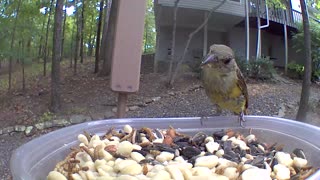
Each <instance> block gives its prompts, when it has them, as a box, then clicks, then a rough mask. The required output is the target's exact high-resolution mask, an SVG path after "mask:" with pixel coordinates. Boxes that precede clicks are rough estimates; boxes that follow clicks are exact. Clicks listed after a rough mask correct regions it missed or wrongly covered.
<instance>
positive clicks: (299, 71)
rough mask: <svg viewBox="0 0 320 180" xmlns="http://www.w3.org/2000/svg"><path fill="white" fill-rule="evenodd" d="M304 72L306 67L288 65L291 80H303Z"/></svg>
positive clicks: (294, 64) (295, 64)
mask: <svg viewBox="0 0 320 180" xmlns="http://www.w3.org/2000/svg"><path fill="white" fill-rule="evenodd" d="M303 72H304V66H302V65H300V64H297V63H289V64H288V76H289V77H291V78H298V79H302V77H303Z"/></svg>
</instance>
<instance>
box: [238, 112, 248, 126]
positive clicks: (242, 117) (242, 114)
mask: <svg viewBox="0 0 320 180" xmlns="http://www.w3.org/2000/svg"><path fill="white" fill-rule="evenodd" d="M239 122H240V126H241V127H243V128H244V127H245V126H244V122H246V120H245V119H244V113H243V112H241V114H240V116H239Z"/></svg>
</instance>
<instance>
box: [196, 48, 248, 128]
mask: <svg viewBox="0 0 320 180" xmlns="http://www.w3.org/2000/svg"><path fill="white" fill-rule="evenodd" d="M201 68H202V83H203V86H204V89H205V91H206V94H207V96H208V97H209V98H210V100H211V102H213V103H214V104H217V105H218V106H219V107H220V108H221V109H227V110H230V111H232V112H234V113H235V114H237V115H239V120H240V125H241V126H243V122H244V121H245V120H244V118H243V115H244V114H247V108H248V90H247V85H246V82H245V80H244V78H243V75H242V73H241V71H240V69H239V67H238V65H237V63H236V61H235V57H234V52H233V51H232V49H231V48H230V47H228V46H226V45H222V44H214V45H212V46H210V51H209V53H208V55H207V56H206V57H205V58H204V60H203V62H202V63H201Z"/></svg>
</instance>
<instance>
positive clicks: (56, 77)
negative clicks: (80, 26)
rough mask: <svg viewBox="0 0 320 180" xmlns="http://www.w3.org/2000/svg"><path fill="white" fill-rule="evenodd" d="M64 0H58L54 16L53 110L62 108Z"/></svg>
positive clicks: (56, 110)
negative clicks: (61, 73) (61, 67)
mask: <svg viewBox="0 0 320 180" xmlns="http://www.w3.org/2000/svg"><path fill="white" fill-rule="evenodd" d="M62 18H63V0H57V4H56V12H55V17H54V31H53V48H52V54H53V58H52V66H51V67H52V69H51V72H52V73H51V107H50V109H51V111H52V112H58V111H59V110H60V106H61V104H60V61H61V43H62V37H61V36H62Z"/></svg>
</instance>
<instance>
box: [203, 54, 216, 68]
mask: <svg viewBox="0 0 320 180" xmlns="http://www.w3.org/2000/svg"><path fill="white" fill-rule="evenodd" d="M203 59H204V60H203V61H202V62H201V64H200V67H203V66H205V65H206V64H208V63H209V62H211V61H213V60H215V58H214V54H208V55H207V56H205V57H204V58H203Z"/></svg>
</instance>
